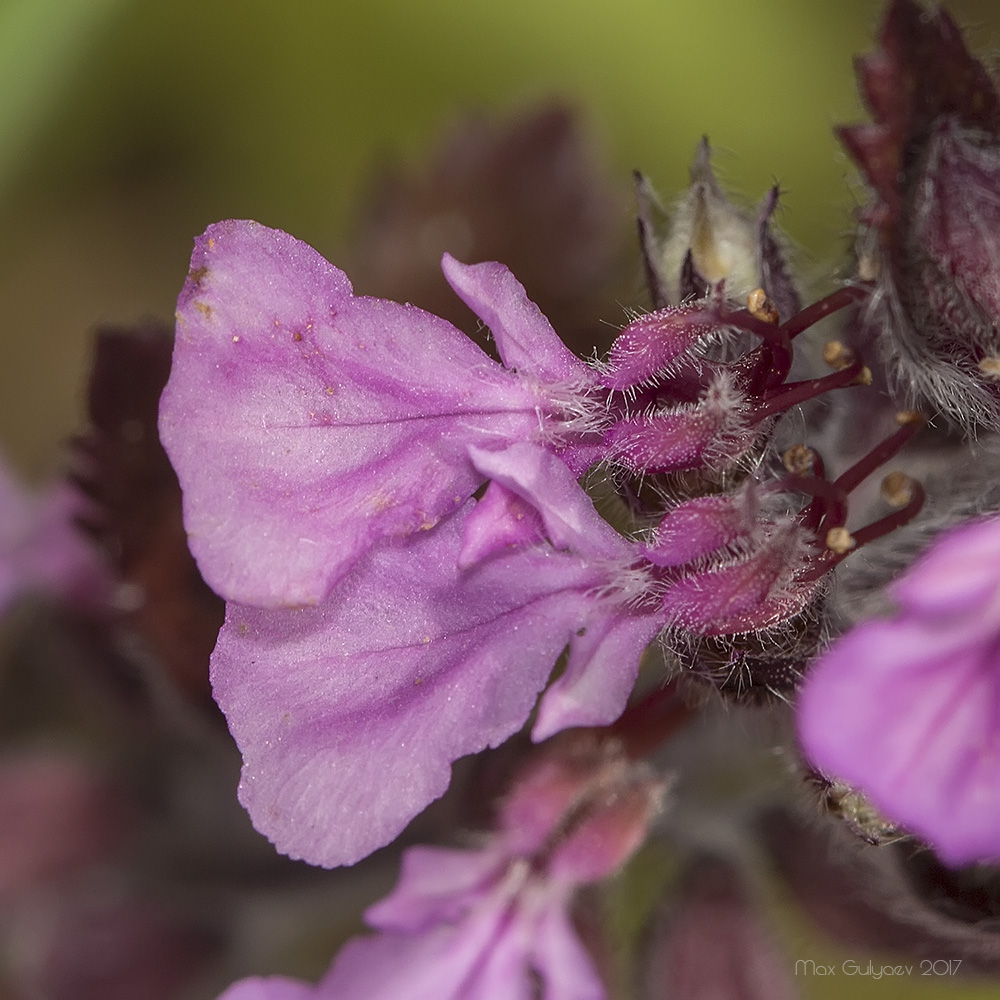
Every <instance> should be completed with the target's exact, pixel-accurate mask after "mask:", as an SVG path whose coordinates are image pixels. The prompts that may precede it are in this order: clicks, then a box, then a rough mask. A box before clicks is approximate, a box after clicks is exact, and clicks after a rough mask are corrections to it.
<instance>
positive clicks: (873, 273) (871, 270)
mask: <svg viewBox="0 0 1000 1000" xmlns="http://www.w3.org/2000/svg"><path fill="white" fill-rule="evenodd" d="M881 274H882V262H881V261H880V260H879V259H878V256H877V255H876V254H874V253H867V252H865V253H861V254H859V255H858V277H859V278H860V279H861V280H862V281H878V279H879V276H880V275H881Z"/></svg>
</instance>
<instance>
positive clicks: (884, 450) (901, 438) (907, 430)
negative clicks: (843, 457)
mask: <svg viewBox="0 0 1000 1000" xmlns="http://www.w3.org/2000/svg"><path fill="white" fill-rule="evenodd" d="M896 423H897V424H899V425H900V428H899V430H898V431H896V433H895V434H891V435H890V436H889V437H887V438H886V439H885V440H884V441H882V442H881V443H879V444H877V445H876V446H875V447H874V448H872V450H871V451H870V452H868V454H867V455H865V457H864V458H862V459H860V460H859V461H857V462H855V463H854V465H852V466H851V467H850V468H849V469H848V470H847V471H846V472H844V473H843V474H842V475H841V476H839V477H838V478H837V480H836V482H835V485H836V486H838V487H839V488H840V489H842V490H843V491H844V492H845V493H850V492H851V491H852V490H853V489H854V488H855V487H856V486H858V485H859V484H860V483H862V482H863V481H864V480H865V479H867V478H868V477H869V476H870V475H871V474H872V473H873V472H874V471H875V470H876V469H877V468H878V467H879V466H880V465H885V463H886V462H888V461H889V459H890V458H892V457H893V455H895V454H896V452H898V451H899V450H900V448H902V447H903V445H905V444H906V443H907V441H909V440H910V438H912V437H913V435H914V434H916V433H917V431H918V430H920V428H921V427H923V425H924V418H923V416H921V414H919V413H917V412H916V411H915V410H901V411H900V412H899V413H897V414H896Z"/></svg>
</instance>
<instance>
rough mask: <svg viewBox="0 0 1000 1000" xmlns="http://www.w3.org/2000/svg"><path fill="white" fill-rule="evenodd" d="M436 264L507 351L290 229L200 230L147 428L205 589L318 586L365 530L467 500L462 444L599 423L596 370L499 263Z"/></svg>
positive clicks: (491, 444) (568, 437)
mask: <svg viewBox="0 0 1000 1000" xmlns="http://www.w3.org/2000/svg"><path fill="white" fill-rule="evenodd" d="M445 274H446V276H447V278H448V280H449V281H450V282H451V284H452V286H453V287H454V288H455V289H456V291H457V292H458V294H459V295H460V296H461V297H462V298H463V299H464V300H465V302H466V303H467V304H468V305H469V306H470V307H471V308H472V309H473V310H474V311H475V312H476V313H477V314H478V315H479V316H480V318H481V319H482V320H483V321H484V322H485V323H486V324H487V325H489V327H490V328H491V331H492V333H493V336H494V338H495V340H496V342H497V348H498V350H499V353H500V356H501V357H502V358H503V360H504V363H505V364H506V365H507V368H504V367H503V366H501V365H498V364H497V363H496V362H494V361H492V360H491V359H490V358H489V357H487V355H485V354H484V353H483V352H482V351H481V350H480V349H479V348H478V347H476V346H475V345H474V344H473V343H472V342H471V341H470V340H469V339H468V338H467V337H466V336H465V335H464V334H462V333H460V332H459V331H458V330H456V329H455V328H454V327H453V326H451V324H449V323H447V322H446V321H444V320H441V319H438V318H437V317H435V316H432V315H430V314H429V313H426V312H423V311H422V310H420V309H417V308H415V307H412V306H406V305H398V304H396V303H394V302H388V301H385V300H383V299H375V298H365V297H359V296H355V295H353V294H352V291H351V286H350V283H349V281H348V279H347V277H346V276H345V275H344V273H343V272H342V271H340V270H338V269H337V268H335V267H333V266H332V265H331V264H329V263H327V261H325V260H324V259H323V258H322V257H321V256H320V255H319V254H318V253H316V251H314V250H313V249H312V248H311V247H308V246H307V245H306V244H304V243H301V242H299V241H298V240H296V239H293V238H292V237H291V236H288V235H286V234H285V233H281V232H279V231H277V230H272V229H267V228H266V227H264V226H261V225H258V224H257V223H253V222H239V221H229V222H223V223H219V224H218V225H215V226H212V227H210V228H209V229H208V230H207V231H206V233H205V234H204V235H203V236H202V237H201V238H200V239H199V240H198V241H197V244H196V247H195V251H194V254H193V256H192V260H191V271H190V273H189V275H188V279H187V283H186V284H185V287H184V290H183V292H182V293H181V296H180V299H179V303H178V332H177V339H176V345H175V350H174V363H173V369H172V371H171V375H170V380H169V382H168V384H167V387H166V389H165V390H164V393H163V398H162V403H161V418H160V434H161V437H162V440H163V442H164V446H165V447H166V449H167V452H168V453H169V455H170V458H171V460H172V462H173V464H174V467H175V468H176V470H177V473H178V476H179V478H180V481H181V486H182V488H183V490H184V507H185V524H186V527H187V530H188V534H189V539H190V545H191V549H192V551H193V553H194V555H195V557H196V559H197V560H198V564H199V567H200V569H201V571H202V573H203V575H204V576H205V578H206V580H207V581H208V583H209V584H210V585H211V586H212V587H213V588H214V589H215V590H216V591H217V592H218V593H220V594H221V595H223V596H224V597H226V598H227V599H229V600H236V601H240V602H243V603H247V604H255V605H258V606H261V607H291V606H306V605H314V604H317V603H319V602H320V601H322V600H324V599H325V598H326V596H327V595H328V594H329V592H330V589H331V588H332V587H333V586H334V585H335V584H336V582H337V581H338V580H339V579H340V578H341V577H343V575H344V574H345V573H346V572H347V571H348V570H349V569H350V567H351V566H352V565H353V564H354V563H355V562H356V561H357V560H358V559H359V558H360V557H361V556H362V555H364V553H365V552H366V551H367V550H368V549H369V548H370V547H371V546H372V545H373V544H375V543H376V542H377V541H379V540H380V539H383V538H386V537H396V538H405V537H407V536H408V535H411V534H413V533H415V532H419V531H421V530H426V529H428V528H430V527H431V526H433V525H434V524H435V523H437V521H438V520H440V519H441V518H442V517H444V516H445V515H447V514H450V513H452V512H453V511H456V510H458V509H459V508H460V507H461V506H462V504H463V503H464V502H465V500H466V499H467V498H468V497H469V496H470V495H471V494H472V493H473V492H474V491H475V490H476V489H477V488H478V487H479V486H480V485H481V484H482V482H483V477H482V476H481V475H480V474H479V473H478V472H477V471H476V469H475V468H474V467H473V465H472V463H471V461H470V460H469V457H468V448H469V447H470V446H478V447H486V448H502V447H504V446H506V445H507V444H510V443H511V442H515V441H522V440H532V441H541V442H544V443H545V444H546V445H548V446H549V447H551V448H553V449H555V450H560V451H562V450H564V449H566V448H570V449H572V446H573V445H574V443H576V439H577V438H578V437H580V436H581V433H582V434H584V435H585V434H586V432H587V431H588V430H592V429H593V428H591V427H589V425H588V417H587V407H586V405H585V403H584V396H585V393H586V390H587V387H588V385H589V384H590V383H592V382H593V381H594V377H593V372H592V370H591V369H590V368H588V366H587V365H585V364H584V363H583V362H582V361H580V360H578V359H577V358H575V357H574V355H573V354H572V353H570V351H569V350H568V349H567V348H566V347H565V346H563V344H562V343H561V341H560V340H559V338H558V337H557V336H556V334H555V332H554V331H553V330H552V327H551V326H550V325H549V323H548V321H547V320H546V319H545V318H544V317H543V316H542V314H541V313H540V312H539V310H538V308H537V307H536V306H535V305H534V304H533V303H532V302H530V301H529V300H528V298H527V297H526V295H525V293H524V289H523V288H522V287H521V285H520V284H519V283H518V282H517V281H516V280H515V279H514V278H513V276H512V275H511V274H510V272H509V271H508V270H507V269H506V268H505V267H503V266H501V265H499V264H480V265H477V266H474V267H466V266H464V265H462V264H459V263H458V262H457V261H454V260H452V259H450V258H448V259H446V261H445ZM510 369H516V372H515V371H511V370H510ZM597 409H598V410H599V409H600V406H598V407H597ZM566 457H567V461H569V462H570V463H571V464H573V465H574V466H575V467H576V466H582V467H580V468H578V469H577V471H578V472H582V471H583V468H585V467H586V465H588V464H589V461H590V460H589V459H588V458H587V457H583V458H580V459H574V457H573V455H572V452H570V453H569V454H567V455H566Z"/></svg>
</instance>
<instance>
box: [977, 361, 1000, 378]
mask: <svg viewBox="0 0 1000 1000" xmlns="http://www.w3.org/2000/svg"><path fill="white" fill-rule="evenodd" d="M976 367H977V368H978V369H979V370H980V371H981V372H982V373H983V374H984V375H985V376H986V377H987V378H995V379H1000V358H983V359H982V360H981V361H980V362H979V364H978V365H977V366H976Z"/></svg>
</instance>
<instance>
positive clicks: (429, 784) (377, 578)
mask: <svg viewBox="0 0 1000 1000" xmlns="http://www.w3.org/2000/svg"><path fill="white" fill-rule="evenodd" d="M464 519H465V518H464V515H462V514H459V515H456V516H455V517H453V518H449V519H448V520H446V521H443V522H442V523H441V524H440V525H438V527H437V528H435V529H434V530H432V531H429V532H426V533H420V534H419V535H417V536H414V537H411V538H410V539H407V540H405V541H404V542H403V543H400V544H398V545H391V546H390V545H385V546H380V547H378V548H377V549H375V550H373V551H372V553H371V554H370V555H369V556H368V558H367V559H366V560H365V561H364V562H363V563H362V564H360V565H359V566H358V567H357V568H356V569H355V570H354V571H353V573H352V574H351V575H350V576H349V577H347V578H346V579H345V580H344V581H343V583H342V584H341V586H340V587H339V588H338V589H337V590H336V592H335V593H334V594H333V595H331V599H330V600H329V601H328V602H326V603H325V604H324V605H322V606H320V607H318V608H306V609H300V610H295V611H280V610H279V611H267V610H260V609H254V608H249V607H241V606H238V605H230V607H229V610H228V615H227V620H226V624H225V626H224V627H223V629H222V632H221V633H220V636H219V643H218V646H217V647H216V651H215V653H214V655H213V659H212V677H213V685H214V689H215V695H216V698H217V700H218V702H219V704H220V705H221V707H222V709H223V711H224V712H225V713H226V716H227V718H228V720H229V724H230V729H231V730H232V732H233V735H234V736H235V738H236V741H237V743H238V744H239V746H240V749H241V750H242V752H243V756H244V769H243V780H242V783H241V786H240V798H241V801H242V802H243V804H244V805H245V806H246V808H247V809H248V810H249V812H250V814H251V817H252V818H253V820H254V823H255V825H256V826H257V828H258V829H259V830H261V832H263V833H265V834H266V835H267V836H268V837H270V838H271V839H272V840H273V841H274V843H275V844H276V846H277V847H278V848H279V850H281V851H283V852H285V853H287V854H290V855H292V856H293V857H301V858H304V859H306V860H308V861H311V862H313V863H315V864H322V865H330V866H332V865H339V864H350V863H353V862H355V861H357V860H358V859H359V858H361V857H363V856H365V855H366V854H368V853H369V852H371V851H372V850H374V849H375V848H377V847H379V846H381V845H382V844H385V843H387V842H388V841H390V840H392V839H393V838H394V837H395V836H396V835H397V834H398V833H399V832H400V830H402V828H403V827H404V826H405V825H406V823H407V822H408V821H409V820H410V819H411V818H412V817H413V816H414V815H416V813H418V812H419V811H420V810H421V809H423V808H424V806H426V805H427V804H428V803H429V802H430V801H431V800H433V799H434V798H436V797H438V796H439V795H441V794H442V793H443V792H444V790H445V788H446V787H447V785H448V780H449V776H450V766H449V765H450V764H451V762H452V761H454V760H455V759H457V758H458V757H461V756H463V755H464V754H468V753H473V752H475V751H478V750H481V749H483V748H484V747H486V746H496V745H497V744H499V743H500V742H502V741H503V740H505V739H506V738H507V737H508V736H510V735H511V734H512V733H514V732H515V731H517V730H518V729H519V728H520V727H521V726H522V725H523V724H524V722H525V720H526V718H527V716H528V714H529V712H530V711H531V708H532V707H533V705H534V703H535V699H536V697H537V695H538V692H539V691H540V690H541V689H542V687H544V685H545V682H546V680H547V679H548V676H549V673H550V671H551V668H552V665H553V664H554V662H555V660H556V658H557V657H558V656H559V654H560V652H561V651H562V650H563V648H564V647H565V645H566V644H567V642H568V641H569V639H570V636H571V635H572V634H573V633H574V632H575V631H576V630H577V629H579V628H583V627H586V626H587V625H588V624H589V616H590V615H592V614H593V607H592V601H590V600H589V599H587V597H586V596H585V595H586V593H587V592H589V591H590V590H592V589H594V588H596V587H599V586H601V585H602V583H603V582H604V577H603V571H602V570H601V569H600V568H595V567H593V566H590V565H588V564H587V563H586V562H585V561H583V560H580V559H578V558H576V557H574V556H571V555H569V554H566V553H560V552H556V551H554V550H552V549H550V548H548V547H537V548H534V549H529V550H522V551H520V552H516V553H512V554H509V555H498V556H495V557H493V558H491V559H487V560H485V561H484V562H482V563H479V564H477V565H476V566H474V567H472V568H470V569H468V570H459V569H458V567H457V565H456V559H457V554H458V551H459V549H460V546H461V534H462V531H463V528H464V524H463V522H464Z"/></svg>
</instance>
